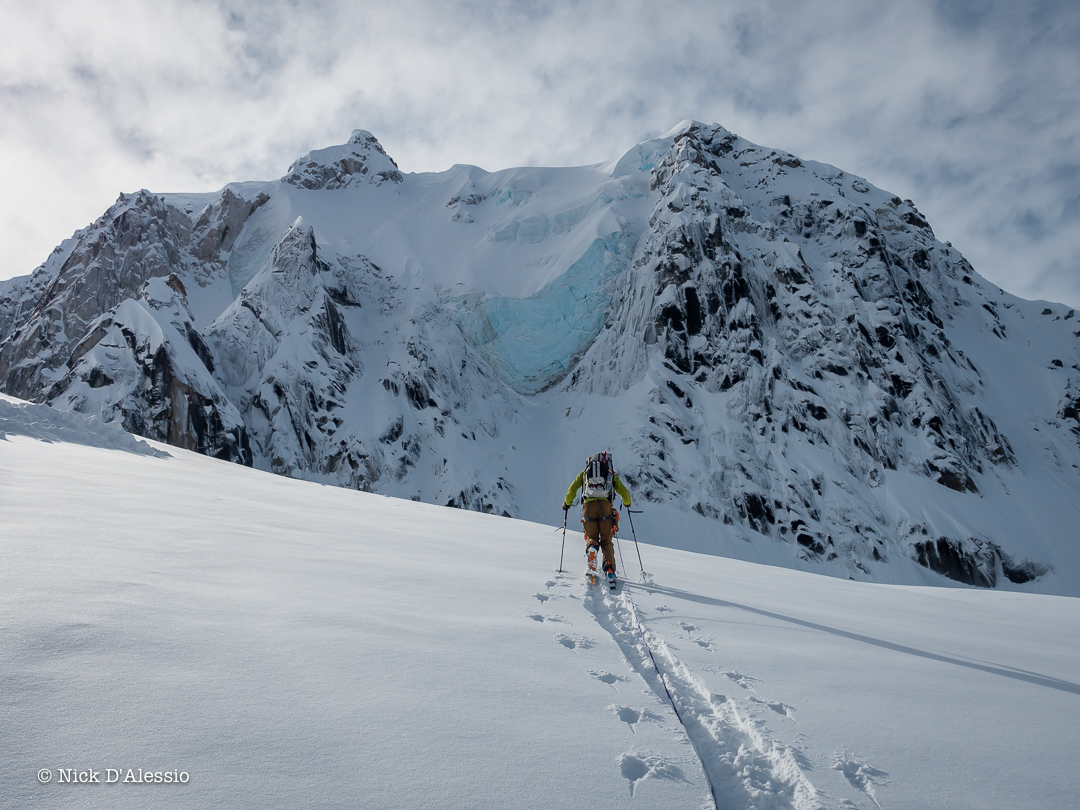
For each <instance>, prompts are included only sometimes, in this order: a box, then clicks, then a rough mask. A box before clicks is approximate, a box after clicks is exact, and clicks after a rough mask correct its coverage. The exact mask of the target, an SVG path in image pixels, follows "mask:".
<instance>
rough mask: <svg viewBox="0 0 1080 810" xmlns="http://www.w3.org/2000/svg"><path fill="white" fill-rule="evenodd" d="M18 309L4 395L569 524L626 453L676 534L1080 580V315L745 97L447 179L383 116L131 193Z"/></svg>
mask: <svg viewBox="0 0 1080 810" xmlns="http://www.w3.org/2000/svg"><path fill="white" fill-rule="evenodd" d="M0 330H2V331H0V341H2V342H0V387H2V389H3V390H4V391H5V392H7V393H9V394H11V395H14V396H18V397H22V398H25V399H30V400H33V401H38V402H50V403H52V404H54V405H55V406H57V407H60V408H64V409H70V410H75V411H82V412H85V413H91V414H95V415H99V416H101V418H103V419H106V420H115V421H120V422H122V424H124V425H125V426H127V427H128V428H129V429H131V430H132V431H133V432H136V433H139V434H140V435H145V436H149V437H152V438H157V439H161V440H162V441H168V442H171V443H173V444H176V445H178V446H183V447H188V448H191V449H195V450H198V451H199V452H203V453H207V454H209V455H216V456H219V457H222V458H229V459H232V460H234V461H240V462H243V463H250V464H253V465H254V466H256V467H259V468H262V469H267V470H272V471H274V472H277V473H280V474H283V475H289V476H294V477H300V478H310V479H314V480H319V481H323V482H327V483H333V484H338V485H342V486H347V487H350V488H358V489H365V490H371V491H375V492H381V493H385V494H390V495H396V496H401V497H409V498H414V499H418V500H425V501H429V502H433V503H439V504H447V505H454V506H460V507H465V508H471V509H480V510H484V511H494V512H499V513H505V514H509V515H514V516H521V517H525V518H529V519H533V520H541V521H542V520H554V519H556V517H557V514H553V512H554V510H555V509H556V508H557V507H556V506H555V505H556V504H557V503H558V500H557V499H558V498H560V497H561V496H562V493H563V492H564V491H565V486H566V484H567V483H569V480H570V478H571V477H572V475H573V474H574V473H575V472H576V467H577V465H578V464H580V463H581V460H582V459H583V458H584V456H585V455H587V454H588V453H589V452H591V451H593V450H595V449H599V448H600V447H603V446H607V447H610V448H611V449H612V450H613V451H614V452H615V456H616V460H617V461H618V462H619V466H620V469H621V472H622V473H623V475H624V477H625V478H626V480H627V481H628V483H629V484H630V485H631V489H632V490H633V492H634V494H635V497H636V498H638V500H639V502H640V503H644V504H645V505H646V512H645V514H643V515H642V516H641V517H640V518H639V519H638V521H637V522H638V523H639V528H640V529H641V530H642V533H643V534H644V535H645V536H646V538H647V539H649V540H651V541H653V542H660V543H666V544H669V545H674V546H681V547H684V548H689V549H692V550H702V551H713V552H717V553H725V554H732V555H735V556H742V557H747V558H751V559H762V560H767V561H770V562H775V563H779V564H785V565H795V566H799V567H810V568H812V569H814V570H821V571H825V572H830V573H833V574H837V575H842V576H853V577H856V578H871V579H879V580H884V581H894V582H941V581H944V580H941V579H939V578H938V575H943V576H944V577H948V578H950V579H952V580H954V581H958V582H963V583H968V584H974V585H980V586H997V587H1010V588H1011V587H1023V588H1032V589H1049V590H1056V591H1058V592H1074V591H1076V592H1080V550H1077V549H1076V548H1074V544H1073V543H1071V542H1070V541H1069V538H1070V537H1072V536H1074V535H1075V530H1074V527H1075V525H1076V523H1077V521H1078V520H1080V507H1078V506H1077V503H1078V502H1080V497H1078V496H1080V417H1078V415H1077V414H1078V412H1080V341H1078V339H1077V338H1078V333H1080V327H1078V326H1077V318H1076V316H1075V313H1074V312H1073V311H1072V310H1070V309H1068V308H1067V307H1063V306H1059V305H1055V304H1044V303H1032V302H1026V301H1022V300H1020V299H1017V298H1015V297H1013V296H1010V295H1008V294H1007V293H1004V292H1003V291H1001V290H998V289H996V288H994V287H993V286H991V285H989V284H988V283H987V282H985V281H984V280H983V279H981V278H980V277H979V276H978V275H977V274H976V273H975V271H974V270H973V269H972V267H971V266H970V264H969V263H968V262H967V261H966V260H965V259H964V258H963V257H962V256H961V255H960V254H959V253H958V252H957V251H956V250H955V249H954V248H952V247H951V246H950V245H948V244H947V243H942V242H940V241H938V240H937V238H936V237H935V235H934V233H933V231H932V229H931V227H930V224H929V223H928V222H927V221H926V220H925V218H924V217H923V216H922V215H921V214H920V213H919V211H918V210H917V209H916V208H915V206H914V205H913V204H912V203H911V201H906V200H901V199H899V198H897V197H895V196H893V195H891V194H889V193H887V192H885V191H882V190H880V189H878V188H875V187H874V186H873V185H871V184H870V183H868V182H867V181H865V180H863V179H862V178H858V177H854V176H851V175H848V174H846V173H845V172H843V171H841V170H839V169H836V168H834V167H831V166H826V165H823V164H818V163H813V162H810V161H804V160H801V159H799V158H797V157H795V156H793V155H789V154H786V153H783V152H779V151H776V150H771V149H768V148H763V147H760V146H757V145H755V144H752V143H749V142H747V141H745V140H743V139H741V138H739V137H737V136H736V135H734V134H733V133H730V132H728V131H727V130H725V129H724V128H723V127H720V126H717V125H712V126H707V125H703V124H699V123H696V122H685V123H684V124H682V125H680V126H679V127H677V128H676V129H675V130H673V131H672V132H670V133H668V134H667V135H665V136H664V137H661V138H657V139H655V140H652V141H648V142H646V143H643V144H639V145H638V146H636V147H634V148H633V149H631V150H630V151H629V152H627V153H626V154H625V155H624V156H622V157H621V158H619V159H617V160H614V161H612V162H611V163H608V164H603V165H599V166H587V167H578V168H568V169H512V170H507V171H502V172H496V173H489V172H485V171H482V170H480V169H478V168H476V167H470V166H455V167H453V168H451V169H449V170H447V171H446V172H442V173H439V174H425V175H414V174H403V173H401V172H400V170H399V169H398V167H397V165H396V164H395V163H394V161H393V160H392V159H391V158H390V157H389V156H388V155H387V154H386V152H385V151H384V150H383V148H382V146H381V145H379V143H378V141H377V140H375V138H374V137H373V136H372V135H371V134H370V133H367V132H365V131H362V130H358V131H357V132H355V133H354V135H353V138H352V139H351V141H350V143H348V144H345V145H343V146H336V147H330V148H328V149H323V150H317V151H315V152H312V153H310V154H309V155H307V156H306V157H304V158H302V159H300V160H298V161H297V162H296V163H294V164H293V166H292V167H291V168H290V170H289V172H288V174H287V175H286V176H285V177H284V178H283V179H282V180H279V181H277V182H273V183H246V184H238V185H232V186H229V187H227V188H226V189H225V190H224V191H223V192H221V193H219V194H214V195H181V194H170V195H163V196H159V195H153V194H150V193H149V192H145V191H144V192H139V193H138V194H135V195H127V196H122V197H121V199H120V201H118V203H117V204H116V205H115V206H113V208H111V209H110V210H109V212H107V213H106V215H105V216H104V217H103V218H102V219H101V220H99V221H98V222H96V223H94V224H93V225H91V226H90V227H88V228H87V229H85V230H84V231H80V232H79V233H77V234H75V236H74V237H73V238H72V239H71V240H68V242H66V243H65V244H64V245H62V246H61V247H60V248H58V249H57V251H56V252H55V253H54V254H53V256H51V257H50V259H49V260H48V261H47V262H46V263H45V264H44V265H43V266H42V267H41V268H40V269H39V270H38V271H37V272H36V273H35V274H34V275H32V276H30V277H27V278H25V279H15V280H13V281H10V282H4V283H2V284H0ZM743 541H746V542H743ZM931 572H934V573H931Z"/></svg>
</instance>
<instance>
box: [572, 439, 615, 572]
mask: <svg viewBox="0 0 1080 810" xmlns="http://www.w3.org/2000/svg"><path fill="white" fill-rule="evenodd" d="M579 489H580V490H582V493H581V523H582V525H583V526H584V529H585V553H586V555H587V556H588V558H589V571H590V572H595V571H596V552H597V550H599V549H602V550H603V552H604V573H605V574H607V578H608V584H609V585H610V586H611V587H612V588H614V587H615V547H614V546H613V545H612V542H611V538H612V536H613V535H614V534H615V529H616V528H617V527H618V525H619V513H618V512H616V511H615V507H614V506H613V505H612V503H611V502H612V500H614V497H615V493H618V494H619V497H621V498H622V502H623V506H627V507H629V506H630V492H629V491H628V490H627V489H626V485H625V484H623V482H622V479H620V478H619V476H617V475H616V474H615V468H614V465H613V464H612V461H611V453H609V452H607V451H606V450H605V451H603V452H600V453H596V454H595V455H592V456H589V458H588V460H586V462H585V469H584V470H582V471H581V472H580V473H579V474H578V477H577V478H575V479H574V482H573V483H572V484H571V485H570V489H568V490H567V491H566V498H565V500H563V504H562V508H563V511H566V510H568V509H569V508H570V507H571V506H573V505H574V498H575V497H576V496H577V492H578V490H579Z"/></svg>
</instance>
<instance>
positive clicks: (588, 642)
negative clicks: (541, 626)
mask: <svg viewBox="0 0 1080 810" xmlns="http://www.w3.org/2000/svg"><path fill="white" fill-rule="evenodd" d="M555 640H556V641H557V642H559V643H560V644H562V645H563V646H564V647H566V649H568V650H573V651H574V652H577V651H578V650H591V649H592V648H593V647H595V646H596V642H595V641H593V640H592V639H588V638H585V637H584V636H579V635H576V634H575V635H572V636H568V635H566V634H565V633H557V634H556V635H555Z"/></svg>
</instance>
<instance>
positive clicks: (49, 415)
mask: <svg viewBox="0 0 1080 810" xmlns="http://www.w3.org/2000/svg"><path fill="white" fill-rule="evenodd" d="M11 436H25V437H27V438H30V439H37V440H39V441H43V442H65V443H67V444H83V445H87V446H89V447H100V448H103V449H106V450H123V451H126V452H128V453H136V454H139V455H146V456H155V457H157V458H168V457H169V454H168V453H166V452H164V451H163V450H158V449H157V448H156V447H151V446H150V445H149V444H147V443H146V442H144V441H140V440H139V439H136V438H135V437H134V436H132V435H131V434H130V433H128V432H127V431H126V430H124V429H123V428H122V427H121V426H120V425H116V424H110V423H108V422H103V421H102V420H100V419H98V418H97V417H94V416H83V415H81V414H77V413H72V412H70V411H58V410H56V409H55V408H50V407H49V406H48V405H35V404H34V403H32V402H24V401H23V400H20V399H16V398H15V397H9V396H7V395H6V394H0V442H6V441H9V440H10V438H9V437H11Z"/></svg>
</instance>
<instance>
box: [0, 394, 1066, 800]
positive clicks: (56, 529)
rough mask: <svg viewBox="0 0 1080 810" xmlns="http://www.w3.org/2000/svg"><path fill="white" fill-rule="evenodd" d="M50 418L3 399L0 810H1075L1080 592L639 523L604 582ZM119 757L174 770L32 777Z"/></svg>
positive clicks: (412, 514)
mask: <svg viewBox="0 0 1080 810" xmlns="http://www.w3.org/2000/svg"><path fill="white" fill-rule="evenodd" d="M49 418H50V413H49V409H46V408H40V407H38V406H26V405H21V404H19V403H16V402H14V401H12V400H10V399H5V400H3V401H2V402H0V510H2V514H3V521H2V531H0V543H2V553H3V558H4V560H5V565H4V566H3V567H0V695H2V696H3V698H2V700H0V773H2V774H3V775H2V776H0V805H3V806H12V807H22V806H34V807H38V806H40V807H90V808H94V807H145V806H153V805H157V806H170V807H296V806H319V807H346V806H347V807H355V806H365V807H389V808H395V807H402V808H404V807H416V806H429V807H436V806H438V807H478V808H479V807H499V808H526V807H530V808H531V807H552V808H555V807H559V808H562V807H585V806H588V807H590V808H593V807H600V808H604V807H612V808H616V807H648V808H653V807H655V808H660V807H663V808H679V807H686V808H699V807H708V806H712V804H713V799H712V797H711V796H710V792H711V791H710V785H711V788H712V792H713V794H714V795H715V796H716V799H717V801H718V803H719V805H720V806H721V807H725V808H728V807H730V808H745V809H746V810H748V809H749V808H751V807H753V808H756V810H765V809H766V808H798V810H806V809H807V808H817V807H821V808H832V807H845V808H867V810H873V809H874V808H876V807H880V808H924V807H935V806H940V807H950V808H986V807H1018V808H1024V807H1031V808H1045V807H1067V806H1071V801H1072V796H1073V795H1074V793H1075V788H1076V780H1077V777H1076V770H1075V751H1076V750H1077V745H1078V744H1080V732H1078V730H1077V726H1076V723H1075V719H1076V717H1077V710H1078V708H1080V644H1078V642H1077V641H1076V639H1077V638H1080V634H1078V632H1077V631H1078V630H1080V602H1078V600H1076V599H1073V598H1068V597H1055V596H1044V595H1034V594H1022V593H1008V592H995V591H979V590H974V589H959V588H949V589H935V588H925V587H901V586H883V585H873V584H866V583H855V582H847V581H844V580H839V579H836V578H832V577H822V576H816V575H812V574H808V573H805V572H798V571H793V570H786V569H780V568H775V567H768V566H762V565H756V564H753V563H748V562H741V561H736V560H730V559H724V558H717V557H711V556H704V555H696V554H691V553H688V552H680V551H674V550H671V549H666V548H660V547H657V546H653V545H647V544H642V548H641V551H642V556H643V558H644V561H645V566H646V568H647V569H648V570H649V571H650V572H651V573H652V581H651V583H647V584H638V583H635V582H633V580H634V575H635V574H636V573H637V568H636V563H637V560H636V555H635V554H634V551H633V549H632V547H631V544H630V543H629V542H628V541H627V540H626V539H624V540H623V541H622V546H623V547H622V555H623V559H624V560H625V563H626V565H627V566H628V567H629V570H628V571H625V572H623V573H624V574H626V575H627V576H628V577H629V578H630V580H631V582H630V584H628V585H626V586H624V587H623V588H622V589H620V590H618V591H616V592H615V593H613V594H612V593H608V592H607V591H606V589H605V590H600V591H590V590H589V589H588V588H587V587H586V586H585V584H584V582H583V581H582V578H581V576H580V572H579V570H578V569H580V568H582V567H583V563H582V560H581V553H582V548H581V546H582V543H581V540H580V533H579V532H578V531H568V532H567V539H566V569H567V570H566V572H564V573H563V574H559V573H556V571H555V568H556V566H557V563H558V553H559V544H560V542H561V539H562V538H561V527H559V529H557V530H553V528H552V527H549V526H542V525H539V524H531V523H525V522H520V521H511V520H507V519H503V518H497V517H491V516H485V515H478V514H475V513H468V512H462V511H457V510H451V509H443V508H439V507H433V506H428V505H424V504H419V503H411V502H408V501H402V500H394V499H390V498H384V497H380V496H374V495H367V494H363V493H356V492H349V491H346V490H342V489H339V488H334V487H326V486H320V485H316V484H311V483H305V482H298V481H290V480H288V479H284V478H280V477H276V476H272V475H269V474H266V473H260V472H256V471H252V470H249V469H245V468H242V467H239V466H236V465H231V464H226V463H223V462H218V461H214V460H211V459H207V458H205V457H201V456H196V455H194V454H191V453H187V452H185V451H181V450H176V449H174V448H167V450H168V454H169V455H168V457H162V455H161V454H160V451H161V450H164V449H166V448H164V447H163V446H161V445H155V446H154V447H153V448H150V447H149V446H148V445H147V443H143V442H139V443H135V442H134V440H132V439H130V437H128V441H127V443H126V444H125V443H123V442H121V440H120V438H119V437H120V435H121V434H120V432H119V431H114V432H115V433H117V436H113V437H106V438H105V439H103V440H98V441H96V442H95V441H93V440H92V437H93V436H94V433H93V431H92V430H91V429H90V428H88V427H87V426H86V423H83V424H81V425H80V424H79V420H78V419H77V418H75V417H73V416H71V415H64V416H63V417H58V420H60V421H57V422H55V423H54V424H51V425H49V424H47V423H48V420H49ZM27 434H30V435H32V436H36V437H37V438H31V437H30V435H27ZM122 435H123V436H126V434H122ZM95 443H96V444H98V445H102V444H103V445H104V446H93V445H94V444H95ZM115 447H123V448H124V449H112V448H115ZM151 449H152V450H153V451H154V452H153V455H150V454H148V453H147V452H146V451H147V450H151ZM133 451H138V452H133ZM561 485H562V482H561V481H559V482H557V485H556V484H553V485H552V490H553V494H552V501H554V499H555V498H557V497H559V496H560V495H561V491H560V489H561ZM624 528H628V527H627V526H625V525H624ZM638 528H639V532H640V529H641V527H640V526H639V527H638ZM639 537H640V534H639ZM644 539H648V538H644ZM669 696H670V697H669ZM672 703H674V706H675V707H676V708H677V709H678V715H676V711H675V710H674V709H673V707H672ZM129 767H130V768H140V767H141V768H143V769H151V770H172V769H178V770H180V771H184V772H186V773H188V774H189V775H190V781H189V782H188V783H187V784H186V785H123V784H113V785H104V784H102V785H95V784H89V785H73V784H59V783H58V782H57V779H56V778H54V779H53V781H51V782H50V783H48V784H41V783H40V782H39V781H38V780H37V778H36V776H35V774H37V772H38V771H39V770H40V769H43V768H44V769H50V770H51V771H52V772H53V774H55V773H56V770H57V769H59V768H78V769H87V768H92V769H96V770H102V769H104V768H129ZM166 792H167V795H163V794H164V793H166Z"/></svg>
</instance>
